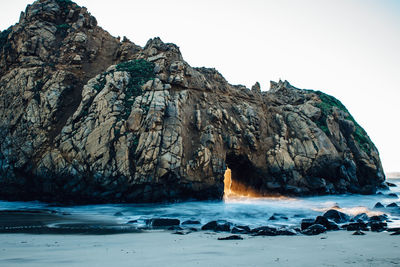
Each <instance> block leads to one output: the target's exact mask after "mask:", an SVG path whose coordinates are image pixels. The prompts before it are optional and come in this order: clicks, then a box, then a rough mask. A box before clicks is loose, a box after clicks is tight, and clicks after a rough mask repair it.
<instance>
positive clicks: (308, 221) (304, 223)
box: [301, 219, 315, 231]
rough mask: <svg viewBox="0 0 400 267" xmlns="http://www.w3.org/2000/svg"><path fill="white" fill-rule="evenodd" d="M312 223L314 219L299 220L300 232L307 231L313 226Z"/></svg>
mask: <svg viewBox="0 0 400 267" xmlns="http://www.w3.org/2000/svg"><path fill="white" fill-rule="evenodd" d="M314 222H315V220H314V219H303V220H301V230H302V231H303V230H305V229H307V228H308V227H310V226H311V225H313V224H314Z"/></svg>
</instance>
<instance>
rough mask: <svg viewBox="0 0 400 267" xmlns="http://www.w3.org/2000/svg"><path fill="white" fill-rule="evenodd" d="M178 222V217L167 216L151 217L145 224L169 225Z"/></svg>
mask: <svg viewBox="0 0 400 267" xmlns="http://www.w3.org/2000/svg"><path fill="white" fill-rule="evenodd" d="M180 223H181V222H180V220H178V219H169V218H153V219H150V220H148V221H147V224H148V225H149V226H151V227H169V226H174V225H179V224H180Z"/></svg>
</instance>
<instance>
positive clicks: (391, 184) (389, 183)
mask: <svg viewBox="0 0 400 267" xmlns="http://www.w3.org/2000/svg"><path fill="white" fill-rule="evenodd" d="M386 185H387V186H389V187H396V186H397V185H396V184H394V183H391V182H386Z"/></svg>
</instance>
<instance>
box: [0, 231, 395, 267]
mask: <svg viewBox="0 0 400 267" xmlns="http://www.w3.org/2000/svg"><path fill="white" fill-rule="evenodd" d="M224 236H227V234H222V233H207V232H195V233H191V234H188V235H183V236H181V235H175V234H171V232H167V231H151V232H145V233H135V234H116V235H32V234H2V235H0V266H399V264H400V254H399V247H400V238H399V236H391V235H390V234H389V233H386V232H384V233H370V232H369V233H367V235H365V236H353V235H352V232H347V231H339V232H329V233H327V234H323V235H318V236H275V237H250V236H246V235H244V236H243V237H244V240H228V241H221V240H218V239H217V238H218V237H224Z"/></svg>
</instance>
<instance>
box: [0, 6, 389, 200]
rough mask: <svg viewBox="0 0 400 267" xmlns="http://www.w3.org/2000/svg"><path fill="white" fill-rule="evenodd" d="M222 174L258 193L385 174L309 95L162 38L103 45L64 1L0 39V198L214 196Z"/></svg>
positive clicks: (331, 185)
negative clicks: (254, 78)
mask: <svg viewBox="0 0 400 267" xmlns="http://www.w3.org/2000/svg"><path fill="white" fill-rule="evenodd" d="M149 66H151V68H149ZM149 69H150V73H149ZM227 167H229V168H230V169H231V170H232V183H233V185H234V184H235V183H241V184H244V185H245V186H246V187H249V188H251V190H255V191H257V192H258V193H259V194H261V195H263V194H271V193H279V194H290V195H314V194H336V193H347V192H352V193H362V194H373V193H375V192H376V189H377V188H380V187H382V186H384V185H383V182H384V180H385V175H384V173H383V169H382V165H381V162H380V158H379V153H378V150H377V149H376V147H375V146H374V144H373V143H372V141H371V140H370V139H369V137H368V135H367V133H366V132H365V131H364V130H363V129H362V128H361V127H360V126H359V125H358V124H357V122H356V121H355V120H354V118H353V117H352V116H351V115H350V113H349V112H348V111H347V109H346V108H345V107H344V106H343V105H342V104H341V103H340V101H338V100H337V99H335V98H334V97H331V96H328V95H326V94H323V93H322V92H319V91H312V90H301V89H298V88H295V87H294V86H292V85H290V84H289V83H288V82H287V81H279V82H278V83H275V82H271V88H270V90H269V91H261V89H260V85H259V84H258V83H256V84H255V86H253V87H252V89H248V88H246V87H245V86H242V85H231V84H229V83H228V82H227V81H226V80H225V79H224V77H223V76H222V75H221V74H220V73H219V72H218V71H216V70H215V69H210V68H193V67H191V66H190V65H189V64H188V63H187V62H185V61H184V60H183V58H182V55H181V53H180V51H179V47H178V46H176V45H174V44H170V43H163V42H162V41H161V40H160V39H159V38H154V39H151V40H149V41H148V43H147V44H146V45H145V46H144V47H140V46H137V45H135V44H134V43H132V42H131V41H129V40H128V39H126V38H123V39H122V40H121V39H120V38H114V37H112V36H111V35H110V34H109V33H107V32H106V31H104V30H103V29H102V28H100V27H99V26H98V25H97V20H96V19H95V18H94V17H93V16H91V15H90V13H89V12H88V11H87V10H86V8H84V7H80V6H79V5H77V4H75V3H73V2H72V1H69V0H38V1H36V2H34V3H33V4H32V5H29V6H28V7H27V8H26V10H25V12H22V13H21V16H20V20H19V22H18V23H17V24H16V25H14V26H12V27H10V28H9V29H7V30H5V31H2V32H1V33H0V198H2V199H9V200H32V199H36V200H43V201H56V202H72V203H88V202H90V203H95V202H97V203H99V202H103V203H104V202H108V203H110V202H156V201H170V200H177V199H178V200H182V199H193V198H194V199H221V198H222V196H223V189H224V184H223V179H224V177H223V176H224V172H225V170H226V169H227Z"/></svg>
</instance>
